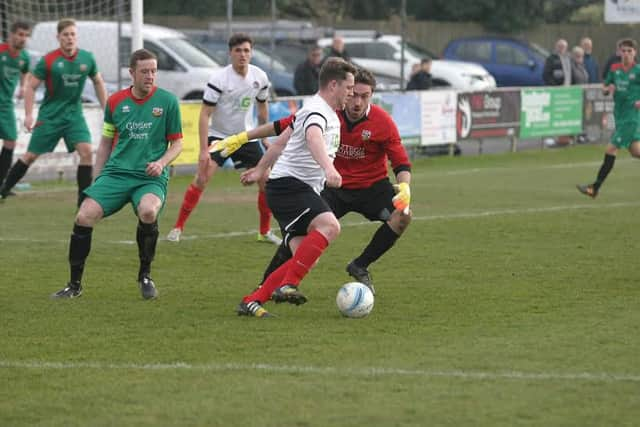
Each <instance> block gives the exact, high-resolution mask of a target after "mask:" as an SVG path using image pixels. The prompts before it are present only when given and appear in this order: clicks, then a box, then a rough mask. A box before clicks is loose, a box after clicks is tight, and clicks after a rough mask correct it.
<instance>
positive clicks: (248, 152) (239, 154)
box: [209, 136, 264, 169]
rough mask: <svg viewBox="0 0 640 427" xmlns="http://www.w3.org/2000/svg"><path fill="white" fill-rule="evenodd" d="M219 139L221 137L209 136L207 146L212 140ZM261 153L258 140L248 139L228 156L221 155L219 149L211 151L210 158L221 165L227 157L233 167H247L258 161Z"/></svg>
mask: <svg viewBox="0 0 640 427" xmlns="http://www.w3.org/2000/svg"><path fill="white" fill-rule="evenodd" d="M221 139H222V138H217V137H215V136H210V137H209V146H211V144H213V142H215V141H219V140H221ZM263 153H264V150H263V148H262V144H261V143H260V142H259V141H249V142H247V143H246V144H244V145H242V147H240V148H238V149H237V150H236V151H235V152H233V153H232V154H231V155H230V156H229V157H222V156H221V155H220V151H216V152H214V153H211V160H213V161H214V162H216V163H217V164H218V166H222V165H223V164H224V163H225V162H226V161H227V159H231V161H232V162H233V167H234V168H236V169H248V168H252V167H254V166H255V165H257V164H258V162H259V161H260V159H261V158H262V155H263Z"/></svg>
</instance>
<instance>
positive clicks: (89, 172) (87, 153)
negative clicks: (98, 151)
mask: <svg viewBox="0 0 640 427" xmlns="http://www.w3.org/2000/svg"><path fill="white" fill-rule="evenodd" d="M75 149H76V151H77V153H78V156H79V157H80V163H79V164H78V169H77V171H76V182H77V183H78V206H80V205H81V204H82V201H83V200H84V198H85V195H84V190H86V189H87V188H89V186H90V185H91V182H92V181H93V153H92V152H91V144H90V143H88V142H81V143H78V144H76V146H75Z"/></svg>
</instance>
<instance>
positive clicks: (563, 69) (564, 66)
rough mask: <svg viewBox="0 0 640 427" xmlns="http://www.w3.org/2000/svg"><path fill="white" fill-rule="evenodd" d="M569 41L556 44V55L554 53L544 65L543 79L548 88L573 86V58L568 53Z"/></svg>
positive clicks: (559, 41) (560, 40)
mask: <svg viewBox="0 0 640 427" xmlns="http://www.w3.org/2000/svg"><path fill="white" fill-rule="evenodd" d="M567 47H568V44H567V41H566V40H564V39H559V40H558V41H557V42H556V47H555V53H552V54H551V55H549V57H548V58H547V60H546V62H545V63H544V70H543V72H542V79H543V80H544V83H545V84H546V85H548V86H562V85H565V86H568V85H570V84H571V58H570V57H569V55H568V53H567Z"/></svg>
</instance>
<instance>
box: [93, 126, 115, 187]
mask: <svg viewBox="0 0 640 427" xmlns="http://www.w3.org/2000/svg"><path fill="white" fill-rule="evenodd" d="M112 130H113V132H114V133H111V132H112ZM114 134H115V126H113V125H112V124H111V123H105V124H104V125H103V127H102V137H100V144H99V145H98V150H97V151H96V163H95V164H94V165H93V177H94V179H95V178H96V177H98V176H99V175H100V172H102V168H103V167H104V164H105V163H107V159H109V156H110V155H111V150H113V135H114ZM109 135H110V136H109Z"/></svg>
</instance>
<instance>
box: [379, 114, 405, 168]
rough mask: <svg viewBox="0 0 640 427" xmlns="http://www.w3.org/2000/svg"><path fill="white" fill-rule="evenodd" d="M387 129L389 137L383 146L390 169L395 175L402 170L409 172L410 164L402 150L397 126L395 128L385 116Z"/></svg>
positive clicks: (393, 123) (392, 122)
mask: <svg viewBox="0 0 640 427" xmlns="http://www.w3.org/2000/svg"><path fill="white" fill-rule="evenodd" d="M386 117H387V129H388V130H389V137H388V141H387V144H386V145H385V152H386V153H387V157H388V158H389V161H390V162H391V167H392V168H393V171H394V172H395V174H396V175H397V174H398V172H401V171H403V170H406V171H410V170H411V162H410V161H409V156H408V155H407V151H406V150H405V149H404V145H402V139H401V138H400V133H399V132H398V126H396V124H395V122H394V121H393V119H392V118H391V117H390V116H389V115H388V114H387V115H386Z"/></svg>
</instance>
